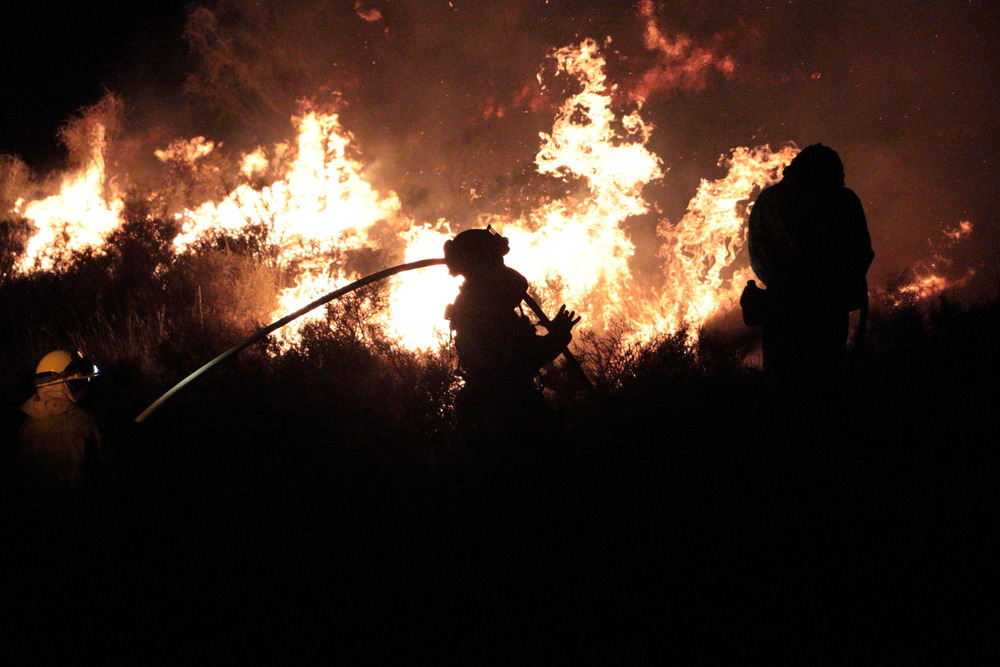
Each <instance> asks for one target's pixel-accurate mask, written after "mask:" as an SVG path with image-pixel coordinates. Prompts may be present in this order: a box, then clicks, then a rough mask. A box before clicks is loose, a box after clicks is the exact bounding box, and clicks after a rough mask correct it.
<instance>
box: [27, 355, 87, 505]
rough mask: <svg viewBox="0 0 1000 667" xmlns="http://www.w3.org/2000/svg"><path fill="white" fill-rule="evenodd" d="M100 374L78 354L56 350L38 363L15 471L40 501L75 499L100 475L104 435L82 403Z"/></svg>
mask: <svg viewBox="0 0 1000 667" xmlns="http://www.w3.org/2000/svg"><path fill="white" fill-rule="evenodd" d="M97 373H98V371H97V367H96V366H94V364H93V363H92V362H91V361H89V360H88V359H86V358H84V357H83V356H82V355H81V354H80V353H78V352H70V351H67V350H55V351H53V352H50V353H48V354H46V355H45V356H44V357H42V359H41V361H39V362H38V367H37V368H36V370H35V380H34V382H35V387H36V391H35V394H34V395H33V396H32V397H31V398H30V399H28V400H27V401H26V402H25V403H24V405H22V406H21V411H22V412H24V414H25V420H24V422H23V424H22V425H21V429H20V432H19V434H18V440H19V443H18V450H17V460H16V464H15V467H16V469H17V473H18V477H19V480H18V482H19V485H21V486H23V488H24V490H25V491H26V492H27V493H29V494H31V495H33V496H37V498H38V499H39V500H50V501H62V500H72V499H74V498H76V497H77V496H78V495H79V493H80V492H81V491H84V490H86V489H85V487H86V486H87V485H89V484H93V483H94V482H95V481H96V479H97V478H98V476H99V474H100V468H101V432H100V429H99V427H98V423H97V420H96V419H95V418H94V416H93V415H91V414H90V413H89V412H87V411H86V410H84V409H83V408H81V407H80V406H79V404H78V401H79V399H80V398H81V397H82V395H83V393H84V390H85V389H86V387H87V384H88V383H89V382H90V380H91V378H93V377H94V376H96V375H97Z"/></svg>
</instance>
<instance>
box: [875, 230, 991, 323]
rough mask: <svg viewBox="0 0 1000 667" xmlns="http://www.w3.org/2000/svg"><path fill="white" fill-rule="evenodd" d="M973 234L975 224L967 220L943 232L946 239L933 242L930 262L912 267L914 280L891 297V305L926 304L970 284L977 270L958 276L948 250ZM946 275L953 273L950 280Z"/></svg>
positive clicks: (965, 271)
mask: <svg viewBox="0 0 1000 667" xmlns="http://www.w3.org/2000/svg"><path fill="white" fill-rule="evenodd" d="M971 234H972V223H971V222H969V221H968V220H963V221H961V222H959V223H958V224H957V225H956V226H955V227H952V228H950V229H949V228H946V229H943V230H942V231H941V235H942V236H943V237H944V240H943V241H940V242H938V243H931V259H929V260H926V261H923V262H919V263H918V264H917V265H916V266H914V267H913V269H912V273H913V277H912V279H911V280H910V281H909V282H907V283H906V284H904V285H903V286H901V287H900V288H898V289H897V290H896V292H895V294H893V295H891V296H890V301H891V303H892V305H894V306H901V305H904V304H906V303H912V302H913V301H924V300H926V299H930V298H933V297H935V296H937V295H938V294H941V293H942V292H944V291H945V290H949V289H954V288H956V287H962V286H964V285H966V284H968V282H969V280H970V279H971V278H972V276H974V275H975V273H976V271H975V269H973V268H966V269H965V270H964V271H962V272H959V273H958V274H957V275H956V272H955V268H954V262H953V261H952V260H951V259H949V258H948V257H947V255H946V252H945V251H946V250H948V249H950V248H951V247H953V246H954V245H955V244H956V243H959V242H960V241H962V240H964V239H966V238H968V237H969V236H970V235H971ZM946 274H951V277H948V275H946Z"/></svg>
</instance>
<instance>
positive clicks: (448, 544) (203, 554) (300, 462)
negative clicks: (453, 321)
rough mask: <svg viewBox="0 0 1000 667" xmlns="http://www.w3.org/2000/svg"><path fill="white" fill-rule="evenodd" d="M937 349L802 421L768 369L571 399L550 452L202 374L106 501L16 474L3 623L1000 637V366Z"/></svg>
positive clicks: (632, 648) (135, 441) (717, 658)
mask: <svg viewBox="0 0 1000 667" xmlns="http://www.w3.org/2000/svg"><path fill="white" fill-rule="evenodd" d="M933 363H934V362H933V360H926V359H922V360H920V362H919V363H913V364H907V363H902V362H901V363H900V364H898V365H895V366H893V367H892V368H888V369H887V368H882V369H881V370H880V369H874V370H873V369H867V370H866V371H865V375H864V376H863V377H864V378H865V379H863V380H861V381H859V382H858V383H857V384H856V385H854V386H855V387H856V395H855V396H854V398H852V399H851V400H850V401H849V402H848V406H847V408H845V411H844V412H842V413H841V414H840V415H839V416H838V417H837V418H836V419H833V420H831V421H830V423H828V424H826V425H825V426H817V425H815V424H810V425H808V426H809V427H808V428H804V429H802V430H801V431H798V432H793V433H789V431H788V425H787V424H785V423H784V422H778V421H775V419H774V418H773V417H772V416H770V415H769V414H768V413H767V412H766V411H765V410H764V407H763V405H762V403H761V401H760V400H759V399H758V398H756V397H757V396H759V395H760V393H761V392H760V390H761V387H760V384H759V383H760V378H759V377H755V376H754V375H753V374H752V373H751V374H732V375H730V376H724V375H723V376H719V377H708V376H705V377H701V378H700V379H697V381H691V382H689V383H687V384H685V385H684V386H683V388H682V389H678V387H676V386H675V387H673V388H671V387H670V386H666V385H663V386H652V385H650V386H634V387H631V388H629V389H628V390H626V391H622V392H619V393H618V394H616V395H614V396H611V397H605V398H603V399H599V400H597V401H595V402H593V403H589V404H584V405H582V406H580V407H579V408H578V409H576V410H575V411H573V412H571V413H570V414H569V415H568V417H569V419H568V424H569V436H568V437H567V438H566V440H565V441H564V442H558V443H552V451H551V453H550V456H548V457H547V459H546V460H545V461H543V462H535V463H534V464H532V465H531V466H528V465H512V466H509V467H506V468H504V469H503V470H500V471H493V472H483V471H481V470H478V469H477V468H476V466H475V465H474V463H473V461H472V460H471V459H470V458H469V456H468V453H467V452H462V451H457V450H455V449H454V448H449V447H448V446H447V445H446V444H445V442H444V441H443V440H442V441H441V442H440V443H438V445H439V446H438V447H437V448H436V449H435V448H434V447H430V448H427V447H424V448H423V449H421V450H420V451H421V452H422V453H421V454H420V455H419V456H417V455H414V456H412V457H409V458H408V457H407V456H406V455H404V454H400V453H401V452H406V451H409V450H408V449H407V443H401V442H393V443H387V442H381V443H371V444H369V443H365V444H364V445H361V444H357V443H352V442H349V441H346V440H344V439H343V437H341V436H338V434H337V433H335V432H326V431H323V432H317V431H316V430H315V429H314V428H312V427H311V426H310V424H309V423H303V422H302V421H301V420H299V419H297V417H296V414H295V410H294V409H289V410H288V411H284V412H283V411H281V410H279V409H277V408H278V407H280V405H279V406H276V405H274V404H271V403H268V402H267V401H264V399H260V401H261V402H260V403H255V402H254V398H253V396H254V394H253V392H252V391H250V390H249V389H247V390H246V392H245V394H243V395H239V396H222V397H220V396H215V397H208V396H207V395H204V394H202V395H198V396H193V397H192V398H191V399H190V400H189V401H187V402H183V401H181V402H180V404H179V405H178V406H176V407H174V408H171V410H165V411H164V414H162V415H160V416H159V417H158V419H156V420H151V422H149V423H147V424H144V425H142V426H141V427H135V428H127V427H120V429H119V432H118V433H117V434H116V436H117V441H118V442H119V445H118V452H117V459H116V462H115V463H116V470H115V472H116V476H115V479H114V480H113V484H112V485H111V486H110V488H109V490H108V491H107V492H106V493H105V494H104V495H103V496H102V497H101V498H98V499H95V500H93V501H92V502H91V503H89V504H88V505H86V506H83V507H79V508H77V509H75V510H74V511H73V512H65V513H59V514H56V515H54V516H47V517H44V518H43V517H42V516H39V515H38V514H37V513H32V511H29V510H27V509H25V508H24V507H23V505H18V503H17V502H16V501H17V499H16V498H15V499H10V498H9V499H8V506H7V508H5V509H6V516H5V522H4V532H5V535H4V539H3V545H4V547H3V551H4V553H5V556H6V562H5V564H4V567H3V579H2V585H3V591H2V599H3V607H4V611H5V612H6V615H7V617H8V620H7V621H5V622H4V625H3V634H4V641H3V650H4V652H6V653H12V654H14V655H15V656H16V657H18V658H21V659H31V660H32V661H46V662H48V661H52V660H56V661H59V662H62V663H64V664H83V663H102V664H191V663H194V662H199V663H200V662H209V661H211V662H216V663H220V662H222V663H228V662H250V663H257V664H287V663H292V662H299V661H308V662H312V661H314V660H324V661H331V660H344V661H347V662H351V663H354V662H365V663H385V662H390V663H398V662H406V663H412V662H414V661H415V660H417V659H428V658H431V659H442V660H443V659H446V658H452V659H461V660H464V661H465V662H466V663H467V664H525V663H527V664H534V663H543V662H544V663H557V664H566V663H577V662H587V663H593V664H649V663H660V662H662V661H663V660H664V659H671V658H676V659H678V660H679V661H680V662H683V663H686V662H695V663H708V664H718V663H753V662H760V661H768V662H773V661H779V662H784V661H788V662H794V663H797V664H816V663H820V664H823V663H847V662H850V663H854V662H862V661H864V662H868V661H878V662H887V661H892V662H904V663H910V662H921V663H926V662H943V663H950V664H970V663H981V662H987V661H990V662H992V661H995V660H996V659H997V658H998V657H1000V655H998V651H997V646H998V642H997V639H996V632H995V630H996V624H995V620H996V618H998V617H1000V613H998V612H1000V609H998V602H997V601H998V597H997V590H998V585H1000V581H998V579H1000V577H998V576H997V571H998V570H997V566H996V562H995V561H996V555H997V554H996V552H995V551H994V548H993V546H992V545H993V544H995V543H1000V541H998V540H997V537H998V535H997V532H998V530H997V527H998V524H997V518H996V511H997V503H996V500H997V484H996V473H997V468H996V461H997V459H996V452H995V444H994V443H995V434H996V433H997V426H998V424H997V417H996V412H995V406H994V401H993V399H992V398H991V395H990V393H989V392H983V391H981V390H980V389H979V387H980V386H981V385H980V381H981V380H984V379H986V375H987V374H991V373H992V371H991V370H990V367H989V366H983V367H980V368H978V370H977V368H976V367H975V366H974V365H970V366H968V367H966V368H964V369H962V370H961V371H960V374H959V375H957V376H956V375H953V374H950V372H949V374H947V377H949V378H951V379H950V380H949V381H948V382H946V383H942V382H936V383H931V382H927V381H926V378H927V377H928V374H930V377H936V378H941V377H945V376H946V375H945V374H942V372H936V371H935V370H934V369H933V368H932V367H929V366H928V364H931V365H933ZM938 370H939V371H940V369H938ZM952 370H954V369H952ZM890 389H891V391H889V390H890ZM268 400H271V399H268ZM219 415H226V416H225V417H224V418H222V417H220V416H219ZM209 416H211V418H210V417H209ZM345 429H346V426H345ZM387 432H390V433H391V429H389V430H388V431H387ZM428 439H430V440H433V437H431V436H428ZM123 442H124V443H127V446H123V445H122V444H120V443H123ZM426 444H427V443H426V442H424V443H423V445H426ZM386 452H389V453H388V454H387V453H386ZM494 473H495V474H494Z"/></svg>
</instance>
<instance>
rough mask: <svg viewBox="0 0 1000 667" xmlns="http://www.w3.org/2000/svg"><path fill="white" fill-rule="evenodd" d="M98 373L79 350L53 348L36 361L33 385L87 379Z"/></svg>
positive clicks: (39, 385)
mask: <svg viewBox="0 0 1000 667" xmlns="http://www.w3.org/2000/svg"><path fill="white" fill-rule="evenodd" d="M98 373H99V371H98V370H97V366H95V365H94V363H93V362H92V361H90V360H89V359H87V358H86V357H84V356H83V355H82V354H80V353H79V352H69V351H68V350H54V351H52V352H49V353H48V354H46V355H45V356H44V357H42V359H41V361H39V362H38V366H37V367H36V368H35V386H36V387H46V386H48V385H50V384H58V383H60V382H69V381H71V380H89V379H90V378H92V377H94V376H95V375H97V374H98Z"/></svg>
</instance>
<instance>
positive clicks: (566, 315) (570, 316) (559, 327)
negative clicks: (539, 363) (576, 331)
mask: <svg viewBox="0 0 1000 667" xmlns="http://www.w3.org/2000/svg"><path fill="white" fill-rule="evenodd" d="M579 321H580V317H579V316H578V315H577V314H576V312H575V311H572V310H566V304H563V305H561V306H559V312H558V313H556V316H555V317H553V318H552V320H551V321H550V322H549V323H548V324H546V325H545V328H546V329H548V332H549V335H550V336H552V337H553V338H554V339H555V340H557V341H559V342H560V343H561V344H562V345H569V342H570V341H571V340H573V334H572V330H573V327H575V326H576V325H577V323H578V322H579Z"/></svg>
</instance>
